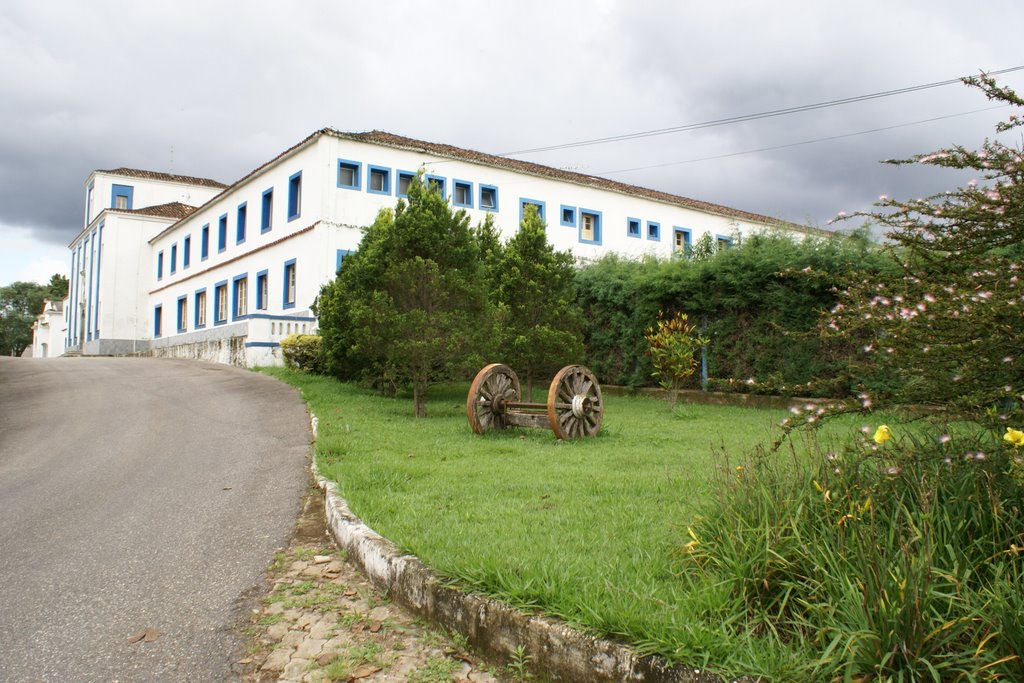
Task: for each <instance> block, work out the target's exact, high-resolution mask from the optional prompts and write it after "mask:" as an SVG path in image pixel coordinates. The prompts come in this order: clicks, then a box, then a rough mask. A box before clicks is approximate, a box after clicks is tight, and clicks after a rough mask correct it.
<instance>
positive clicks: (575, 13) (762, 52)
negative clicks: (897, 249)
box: [0, 0, 1024, 285]
mask: <svg viewBox="0 0 1024 683" xmlns="http://www.w3.org/2000/svg"><path fill="white" fill-rule="evenodd" d="M969 5H970V4H969V3H966V2H963V0H957V1H955V2H952V1H947V0H928V1H921V2H918V1H915V0H907V1H901V2H893V1H892V0H887V1H884V2H881V1H876V0H861V1H860V2H856V3H834V2H810V1H809V0H808V1H804V2H795V1H788V0H777V1H775V2H771V3H765V2H758V1H756V0H749V1H743V2H740V1H733V0H720V1H719V2H716V3H708V2H690V1H687V0H675V1H670V0H650V1H648V0H631V1H627V0H589V1H584V0H578V1H577V0H545V1H539V0H517V2H503V3H496V2H486V1H482V0H477V1H472V0H466V1H462V0H453V1H447V0H435V1H434V2H416V1H412V0H392V1H391V2H381V3H350V2H343V1H342V0H333V1H328V0H303V1H302V2H298V1H295V2H288V1H285V0H273V1H267V0H248V1H247V2H244V3H237V2H218V1H217V0H204V1H203V2H196V1H193V0H175V2H159V3H155V2H139V1H138V0H128V1H115V0H91V1H90V2H81V1H80V0H44V1H40V0H2V2H0V49H2V53H3V59H2V60H0V285H4V284H8V283H10V282H12V281H15V280H34V281H37V282H46V281H47V280H49V277H50V275H52V274H53V273H55V272H62V273H65V274H66V273H67V270H68V265H69V264H68V260H69V259H68V250H67V244H68V243H69V242H70V241H71V240H72V239H73V238H74V237H75V236H76V235H77V233H78V232H79V231H80V230H81V228H82V220H83V214H84V195H85V181H86V178H87V176H88V175H89V173H90V172H91V171H93V170H96V169H111V168H117V167H122V166H126V167H131V168H141V169H146V170H152V171H162V172H170V173H177V174H182V175H192V176H199V177H205V178H213V179H216V180H219V181H221V182H225V183H232V182H234V181H235V180H237V179H239V178H241V177H242V176H244V175H245V174H246V173H248V172H249V171H250V170H252V169H254V168H256V167H257V166H259V165H261V164H262V163H264V162H265V161H267V160H269V159H271V158H272V157H274V156H276V155H277V154H278V153H280V152H281V151H283V150H284V149H286V148H288V147H290V146H291V145H293V144H295V143H296V142H298V141H299V140H301V139H303V138H304V137H306V136H307V135H309V134H310V133H312V132H313V131H315V130H318V129H320V128H324V127H332V128H336V129H338V130H343V131H364V130H373V129H377V130H385V131H388V132H392V133H397V134H400V135H406V136H409V137H413V138H418V139H421V140H426V141H430V142H439V143H447V144H452V145H456V146H460V147H464V148H468V149H474V150H479V151H482V152H488V153H492V154H505V153H513V152H519V151H521V150H528V149H536V148H538V147H550V146H559V145H566V144H567V143H575V142H580V141H590V140H595V139H600V138H607V137H615V136H622V135H629V134H633V133H640V132H646V131H656V130H663V129H668V128H678V127H683V126H687V125H690V124H697V123H703V122H709V121H716V120H720V119H724V118H732V117H738V116H746V115H749V114H756V113H760V112H768V111H775V110H780V109H786V108H790V107H799V106H803V105H809V104H816V103H823V102H830V101H833V100H839V99H845V98H852V97H858V96H862V95H868V94H873V93H881V92H885V91H890V90H897V89H903V88H908V87H911V86H918V85H924V84H931V83H938V82H942V81H946V80H950V79H954V78H957V77H960V76H965V75H971V74H977V73H978V72H979V71H997V70H1003V69H1011V68H1013V67H1018V66H1022V65H1024V50H1021V49H1020V48H1019V47H1018V48H1015V47H1014V45H1017V44H1019V41H1017V40H1016V38H1015V37H1014V35H1013V32H1012V31H1009V30H1003V29H1002V28H1001V27H1017V26H1021V25H1024V4H1022V3H1020V2H1019V1H1017V0H990V1H989V2H986V3H983V4H981V5H977V6H975V7H977V8H983V9H973V8H972V7H971V6H969ZM1000 82H1001V83H1003V84H1005V85H1010V86H1011V87H1014V88H1016V89H1017V90H1018V91H1024V70H1021V71H1016V72H1010V73H1007V74H1005V75H1003V76H1000ZM993 107H994V105H993V104H991V103H989V102H988V101H987V100H986V99H985V98H984V97H983V96H982V95H981V94H980V93H979V92H978V91H975V90H972V89H969V88H967V87H965V86H963V85H960V84H954V85H946V86H941V87H934V88H927V89H922V90H919V91H916V92H912V93H907V94H900V95H893V96H890V97H879V98H875V99H870V100H867V101H862V102H857V103H851V104H846V105H842V106H833V107H825V108H820V109H815V110H812V111H807V112H803V113H797V114H792V115H786V116H775V117H769V118H762V119H758V120H751V121H745V122H741V123H735V124H731V125H721V126H713V127H705V128H699V129H696V130H685V131H678V132H672V133H668V134H661V135H653V136H648V137H642V138H638V139H631V140H624V141H617V142H609V143H605V144H595V145H585V146H573V147H563V148H561V149H556V150H550V151H545V152H532V153H528V154H517V155H515V156H517V158H521V159H526V160H529V161H534V162H537V163H542V164H546V165H549V166H556V167H560V168H566V169H570V170H574V171H579V172H582V173H588V174H593V175H600V176H605V177H609V178H613V179H615V180H619V181H623V182H627V183H632V184H636V185H642V186H645V187H650V188H654V189H658V190H662V191H666V192H671V193H674V194H678V195H683V196H686V197H692V198H695V199H700V200H704V201H709V202H713V203H717V204H723V205H726V206H730V207H733V208H737V209H742V210H745V211H750V212H754V213H760V214H765V215H768V216H773V217H776V218H780V219H783V220H788V221H793V222H797V223H803V224H808V225H812V226H816V227H828V221H829V220H830V219H832V218H833V217H835V216H836V215H837V214H838V213H839V212H847V213H853V212H856V211H864V210H870V208H871V206H872V203H873V202H874V201H876V200H877V199H878V197H879V196H880V195H883V194H885V195H889V196H892V197H896V198H910V197H916V196H923V195H925V194H930V193H932V192H940V191H944V190H947V189H951V188H952V187H955V186H957V185H960V184H962V183H963V182H966V180H967V178H962V177H958V176H957V175H956V174H955V173H951V172H949V171H942V170H937V169H928V168H923V167H918V166H914V167H898V168H897V167H893V166H890V165H885V164H881V163H880V161H881V160H883V159H891V158H903V157H907V156H910V155H913V154H915V153H923V152H930V151H934V150H936V149H938V148H940V147H943V146H947V145H950V144H954V143H956V144H963V145H965V146H968V147H976V146H978V145H979V144H980V143H981V142H982V140H984V139H985V138H986V137H994V126H995V124H996V122H997V121H999V120H1003V119H1005V118H1006V117H1007V116H1008V115H1009V110H1008V109H1007V108H1006V107H1001V108H993ZM880 129H884V130H880ZM866 131H874V132H870V133H868V132H866ZM823 138H832V139H829V140H822V139H823ZM814 141H818V142H814ZM1008 142H1010V143H1014V142H1015V143H1016V144H1020V140H1016V141H1014V140H1012V139H1011V140H1008ZM773 148H774V149H773ZM833 227H836V226H833ZM843 227H848V228H852V227H856V226H855V225H851V224H850V223H849V222H847V223H845V224H843Z"/></svg>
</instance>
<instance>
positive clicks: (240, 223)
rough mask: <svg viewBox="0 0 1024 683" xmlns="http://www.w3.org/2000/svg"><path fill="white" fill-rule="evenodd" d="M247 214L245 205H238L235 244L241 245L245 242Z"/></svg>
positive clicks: (244, 203)
mask: <svg viewBox="0 0 1024 683" xmlns="http://www.w3.org/2000/svg"><path fill="white" fill-rule="evenodd" d="M247 213H248V208H247V203H246V202H242V203H241V204H239V205H238V215H237V221H236V225H235V244H241V243H242V242H244V241H245V218H246V214H247Z"/></svg>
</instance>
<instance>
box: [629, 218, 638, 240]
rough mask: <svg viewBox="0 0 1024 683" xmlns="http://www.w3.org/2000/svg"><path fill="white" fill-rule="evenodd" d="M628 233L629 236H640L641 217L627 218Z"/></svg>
mask: <svg viewBox="0 0 1024 683" xmlns="http://www.w3.org/2000/svg"><path fill="white" fill-rule="evenodd" d="M626 235H627V236H628V237H640V219H639V218H627V219H626Z"/></svg>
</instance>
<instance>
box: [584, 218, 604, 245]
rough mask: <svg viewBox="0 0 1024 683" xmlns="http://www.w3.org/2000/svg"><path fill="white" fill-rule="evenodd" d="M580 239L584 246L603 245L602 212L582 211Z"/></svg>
mask: <svg viewBox="0 0 1024 683" xmlns="http://www.w3.org/2000/svg"><path fill="white" fill-rule="evenodd" d="M579 239H580V242H582V243H583V244H601V212H600V211H592V210H590V209H580V228H579Z"/></svg>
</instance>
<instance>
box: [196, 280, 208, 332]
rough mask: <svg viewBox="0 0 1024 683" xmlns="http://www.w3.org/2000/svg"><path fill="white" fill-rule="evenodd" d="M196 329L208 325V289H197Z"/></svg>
mask: <svg viewBox="0 0 1024 683" xmlns="http://www.w3.org/2000/svg"><path fill="white" fill-rule="evenodd" d="M195 309H196V329H197V330H199V329H202V328H204V327H206V290H205V289H200V290H198V291H196V304H195Z"/></svg>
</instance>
